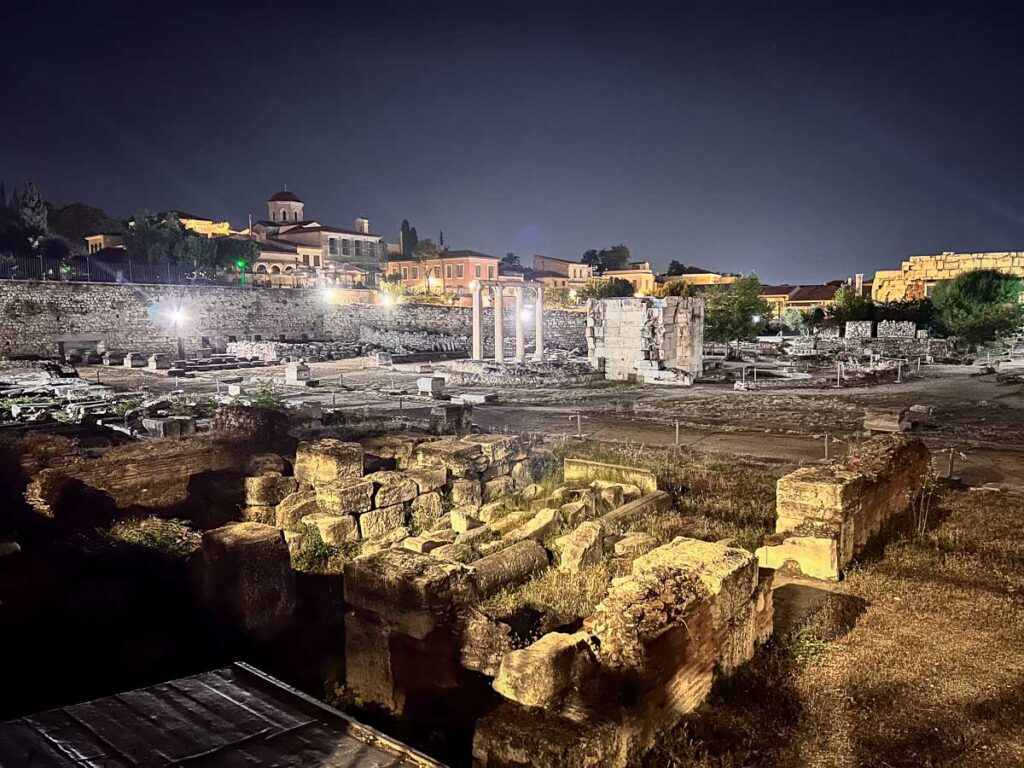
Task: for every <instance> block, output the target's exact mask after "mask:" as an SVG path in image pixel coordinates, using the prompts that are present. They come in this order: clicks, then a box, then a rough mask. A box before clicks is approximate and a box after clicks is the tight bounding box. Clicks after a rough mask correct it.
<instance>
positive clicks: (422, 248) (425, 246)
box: [412, 237, 444, 261]
mask: <svg viewBox="0 0 1024 768" xmlns="http://www.w3.org/2000/svg"><path fill="white" fill-rule="evenodd" d="M442 253H444V249H443V248H441V247H440V246H439V245H437V244H436V243H435V242H434V241H433V240H431V239H430V238H429V237H427V238H424V239H423V240H420V241H419V242H417V243H416V247H415V248H414V249H413V251H412V257H413V258H414V259H416V260H417V261H428V260H429V259H438V258H440V257H441V254H442Z"/></svg>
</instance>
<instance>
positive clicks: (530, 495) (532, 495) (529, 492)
mask: <svg viewBox="0 0 1024 768" xmlns="http://www.w3.org/2000/svg"><path fill="white" fill-rule="evenodd" d="M546 493H547V491H546V490H545V488H544V486H543V485H537V484H536V483H533V484H531V485H528V486H526V487H525V488H523V490H522V498H523V499H524V500H526V501H532V500H533V499H540V498H543V496H544V495H545V494H546Z"/></svg>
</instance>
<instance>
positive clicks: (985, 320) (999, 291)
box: [932, 269, 1024, 350]
mask: <svg viewBox="0 0 1024 768" xmlns="http://www.w3.org/2000/svg"><path fill="white" fill-rule="evenodd" d="M1022 291H1024V282H1022V281H1021V280H1020V278H1017V277H1014V276H1013V275H1007V274H1004V273H1002V272H999V271H997V270H994V269H975V270H973V271H971V272H965V273H964V274H962V275H958V276H957V277H954V278H953V279H952V280H946V281H944V282H941V283H939V284H938V285H937V286H936V287H935V291H934V293H933V294H932V303H933V304H934V305H935V309H936V311H937V312H938V316H939V319H940V320H941V321H942V323H943V324H944V325H945V326H946V327H947V328H948V329H949V330H950V331H952V332H953V333H954V334H955V335H956V336H957V337H958V338H960V339H962V340H963V341H965V342H966V343H967V345H968V348H969V349H972V350H973V349H975V348H976V347H977V346H978V345H979V344H981V343H983V342H986V341H992V340H994V339H997V338H1000V337H1002V336H1008V335H1010V334H1013V333H1015V332H1017V331H1019V330H1020V328H1021V325H1022V323H1024V305H1021V303H1020V299H1021V293H1022Z"/></svg>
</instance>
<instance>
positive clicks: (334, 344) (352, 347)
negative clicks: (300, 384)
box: [227, 341, 362, 362]
mask: <svg viewBox="0 0 1024 768" xmlns="http://www.w3.org/2000/svg"><path fill="white" fill-rule="evenodd" d="M227 352H228V354H231V355H235V356H236V357H240V358H247V359H249V360H262V361H264V362H291V361H294V360H344V359H346V358H349V357H358V356H359V355H360V354H361V353H362V349H361V348H360V346H359V345H358V344H351V343H348V342H344V341H303V342H295V341H229V342H228V344H227Z"/></svg>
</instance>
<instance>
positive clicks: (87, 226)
mask: <svg viewBox="0 0 1024 768" xmlns="http://www.w3.org/2000/svg"><path fill="white" fill-rule="evenodd" d="M49 223H50V231H51V232H53V233H54V234H57V235H60V236H62V237H66V238H67V239H68V240H70V241H71V242H72V243H73V244H74V245H75V246H77V247H81V246H82V245H83V244H84V242H85V237H86V235H121V234H124V231H125V226H124V222H123V221H122V220H121V219H117V218H114V217H113V216H109V215H107V213H106V212H105V211H103V210H101V209H100V208H96V207H94V206H92V205H85V204H84V203H70V204H68V205H65V206H64V207H62V208H54V209H53V210H51V211H50V215H49Z"/></svg>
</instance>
